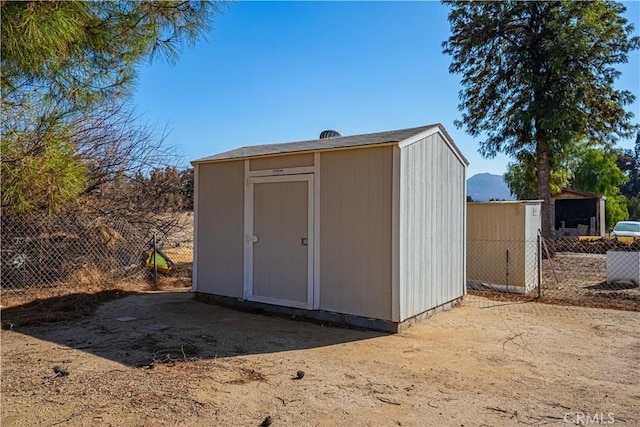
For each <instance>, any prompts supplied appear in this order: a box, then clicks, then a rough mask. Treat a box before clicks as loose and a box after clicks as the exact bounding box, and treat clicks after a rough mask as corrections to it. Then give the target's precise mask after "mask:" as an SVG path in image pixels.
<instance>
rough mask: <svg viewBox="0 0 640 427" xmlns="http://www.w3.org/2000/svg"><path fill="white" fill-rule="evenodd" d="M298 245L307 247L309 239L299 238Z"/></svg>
mask: <svg viewBox="0 0 640 427" xmlns="http://www.w3.org/2000/svg"><path fill="white" fill-rule="evenodd" d="M300 243H301V244H302V245H303V246H309V238H308V237H301V238H300Z"/></svg>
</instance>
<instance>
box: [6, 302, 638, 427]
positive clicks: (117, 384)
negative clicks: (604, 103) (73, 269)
mask: <svg viewBox="0 0 640 427" xmlns="http://www.w3.org/2000/svg"><path fill="white" fill-rule="evenodd" d="M477 298H478V297H476V296H468V297H467V299H466V302H465V303H464V304H463V305H462V306H459V307H456V308H454V309H452V310H450V311H447V312H443V313H439V314H436V315H435V316H433V317H432V318H430V319H428V320H426V321H424V322H422V323H420V324H417V325H414V326H412V327H410V328H409V329H408V330H406V331H405V332H403V333H401V334H396V335H387V334H381V333H375V332H370V331H360V330H352V329H344V328H335V327H329V326H323V325H319V324H315V323H309V322H303V321H297V320H292V319H286V318H282V317H277V316H266V315H259V314H249V313H243V312H238V311H234V310H230V309H227V308H222V307H219V306H216V305H210V304H206V303H203V302H199V301H195V300H194V299H193V298H192V294H191V293H189V292H188V291H175V292H158V293H138V294H134V295H130V296H126V297H124V298H121V299H117V300H113V301H109V302H107V303H104V304H102V305H101V306H100V307H99V308H98V309H97V311H96V312H95V313H93V314H89V315H86V316H84V317H78V318H76V319H75V320H69V321H64V322H57V323H41V324H31V325H26V326H19V325H14V326H13V328H12V329H9V330H3V331H2V336H1V338H2V388H1V392H2V396H1V399H2V400H1V402H2V418H1V421H2V425H3V426H54V425H71V426H76V425H77V426H80V425H83V426H84V425H87V426H88V425H91V426H94V425H96V426H99V425H105V426H109V425H111V426H120V425H128V426H143V425H144V426H154V425H155V426H166V425H180V426H211V425H220V426H227V425H234V426H235V425H239V426H258V425H261V424H262V425H268V422H269V421H270V422H271V425H273V426H333V425H336V426H345V425H358V426H360V425H362V426H366V425H369V426H398V425H402V426H413V425H415V426H436V425H438V426H479V425H490V426H507V425H514V424H518V423H522V424H525V425H567V424H569V425H571V424H578V425H585V424H584V423H585V420H587V421H589V420H591V421H593V420H597V421H598V423H593V422H592V423H591V425H593V424H613V425H618V424H619V425H628V426H634V425H639V424H640V388H638V384H639V383H640V364H639V359H638V354H640V326H639V324H640V313H638V312H627V311H616V310H604V309H596V308H582V307H564V306H555V305H544V304H540V303H532V302H529V303H513V302H493V301H490V302H486V301H485V302H483V303H482V304H479V303H478V301H476V300H475V299H477ZM7 310H8V309H5V310H3V319H4V318H5V317H11V312H10V311H9V312H8V314H7V313H6V311H7ZM5 315H6V316H5ZM126 317H130V318H135V319H130V320H129V321H123V320H126V319H122V318H126ZM119 318H120V320H118V319H119ZM9 327H11V326H9ZM54 369H55V371H57V372H58V373H57V374H56V373H54ZM298 371H303V372H304V375H302V372H301V373H300V374H298ZM298 376H301V377H302V378H300V379H297V377H298ZM267 417H270V419H269V420H265V418H267Z"/></svg>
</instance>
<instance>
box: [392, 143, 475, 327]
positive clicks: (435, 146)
mask: <svg viewBox="0 0 640 427" xmlns="http://www.w3.org/2000/svg"><path fill="white" fill-rule="evenodd" d="M464 168H465V166H464V165H463V164H462V163H461V162H460V161H459V160H458V158H457V157H456V156H455V154H454V153H453V152H451V150H450V148H449V147H448V146H447V144H446V142H445V141H444V140H443V139H442V138H441V137H440V135H432V136H430V137H427V138H425V139H424V140H422V141H419V142H416V143H414V144H411V145H409V146H406V147H404V148H402V150H401V171H400V174H401V186H402V188H401V190H400V192H401V202H400V217H401V218H402V220H403V221H404V223H403V226H402V227H401V230H400V233H401V235H400V240H401V245H400V260H401V262H400V269H401V270H400V280H401V289H403V293H402V294H401V295H400V298H401V299H403V304H401V307H404V308H405V310H403V311H402V312H401V318H400V320H401V321H402V320H405V319H407V318H409V317H412V316H415V315H417V314H420V313H422V312H424V311H426V310H429V309H431V308H434V307H437V306H439V305H442V304H444V303H447V302H449V301H451V300H453V299H455V298H458V297H460V296H462V294H463V292H464V283H463V280H464V279H463V274H464V265H463V262H464V259H463V248H464V227H465V223H464V203H465V195H464V183H463V182H462V181H461V179H462V178H463V177H464Z"/></svg>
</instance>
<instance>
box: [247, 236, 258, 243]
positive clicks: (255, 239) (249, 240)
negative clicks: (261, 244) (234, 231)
mask: <svg viewBox="0 0 640 427" xmlns="http://www.w3.org/2000/svg"><path fill="white" fill-rule="evenodd" d="M257 242H258V236H247V243H257Z"/></svg>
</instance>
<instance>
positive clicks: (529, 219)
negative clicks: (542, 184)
mask: <svg viewBox="0 0 640 427" xmlns="http://www.w3.org/2000/svg"><path fill="white" fill-rule="evenodd" d="M541 209H542V201H541V200H522V201H509V202H484V203H469V204H468V205H467V286H468V287H469V289H476V290H497V291H502V292H511V293H520V294H525V293H527V292H530V291H532V290H533V289H535V288H537V287H538V286H539V284H540V272H541V270H540V268H541V259H540V256H541V252H540V247H539V240H538V232H539V230H540V229H541V228H542V221H541Z"/></svg>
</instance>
